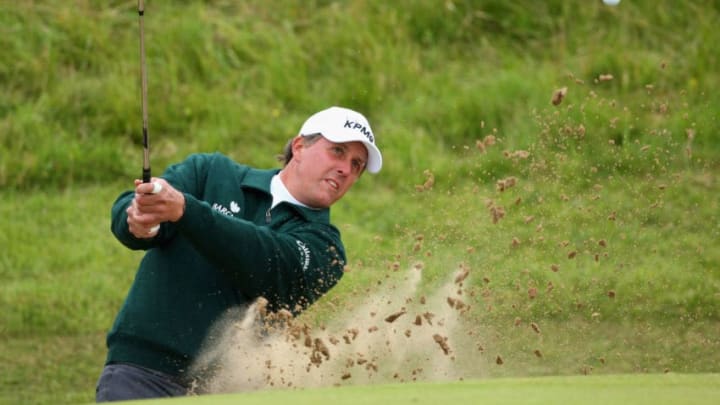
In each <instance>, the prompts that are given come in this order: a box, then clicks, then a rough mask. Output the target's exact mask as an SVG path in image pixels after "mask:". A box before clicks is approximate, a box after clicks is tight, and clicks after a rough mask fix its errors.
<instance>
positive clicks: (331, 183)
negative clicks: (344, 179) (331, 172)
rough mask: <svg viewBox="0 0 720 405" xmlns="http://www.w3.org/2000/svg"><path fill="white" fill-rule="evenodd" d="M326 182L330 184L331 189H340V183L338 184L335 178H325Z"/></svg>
mask: <svg viewBox="0 0 720 405" xmlns="http://www.w3.org/2000/svg"><path fill="white" fill-rule="evenodd" d="M327 183H328V184H329V185H330V187H331V188H332V189H333V190H339V189H340V185H339V184H338V183H337V182H336V181H335V180H333V179H327Z"/></svg>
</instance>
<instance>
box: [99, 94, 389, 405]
mask: <svg viewBox="0 0 720 405" xmlns="http://www.w3.org/2000/svg"><path fill="white" fill-rule="evenodd" d="M284 160H285V165H284V167H283V169H282V170H278V169H275V170H258V169H254V168H250V167H248V166H245V165H241V164H238V163H235V162H233V161H232V160H230V159H229V158H227V157H225V156H223V155H221V154H218V153H216V154H196V155H191V156H190V157H189V158H188V159H187V160H185V161H184V162H182V163H180V164H177V165H174V166H171V167H170V168H168V170H167V171H166V172H165V173H164V174H163V175H162V177H160V178H153V180H152V182H151V183H142V182H141V181H139V180H136V181H135V190H134V191H127V192H125V193H123V194H121V195H120V196H119V197H118V199H117V200H116V201H115V203H114V205H113V207H112V222H111V228H112V232H113V234H114V235H115V236H116V237H117V239H118V240H119V241H120V242H121V243H122V244H124V245H125V246H127V247H128V248H130V249H143V250H146V253H145V256H144V257H143V259H142V261H141V263H140V266H139V269H138V271H137V274H136V276H135V280H134V282H133V285H132V287H131V289H130V291H129V293H128V296H127V298H126V300H125V303H124V304H123V306H122V309H121V310H120V312H119V314H118V315H117V318H116V319H115V322H114V324H113V327H112V329H111V330H110V332H109V333H108V336H107V346H108V356H107V360H106V365H105V368H104V369H103V372H102V374H101V376H100V379H99V381H98V386H97V391H96V400H97V401H98V402H105V401H114V400H129V399H140V398H154V397H163V396H178V395H185V394H186V393H187V390H188V385H189V383H190V382H191V381H193V380H195V379H197V378H198V376H196V375H192V372H191V371H190V370H191V369H192V366H193V362H194V361H195V360H197V357H198V356H199V355H200V352H201V350H202V349H203V346H204V345H212V344H213V342H216V341H217V340H218V339H219V337H217V336H213V333H212V330H213V324H214V322H216V321H217V320H218V319H219V318H220V317H221V316H222V315H223V314H224V313H227V312H228V311H231V310H233V309H238V308H239V309H241V310H242V309H243V308H246V307H247V306H248V305H249V304H250V303H252V302H253V301H254V300H256V299H257V298H259V297H264V298H265V299H266V300H267V301H268V309H269V310H280V309H287V310H290V311H291V312H293V313H298V312H300V311H301V310H302V309H304V308H306V307H307V306H308V305H310V304H311V303H313V302H314V301H316V300H317V299H318V298H319V297H320V296H322V295H323V294H324V293H326V292H327V291H328V290H329V289H330V288H332V287H333V286H334V285H335V284H336V283H337V282H338V280H339V279H340V277H342V274H343V267H344V264H345V261H346V257H345V250H344V248H343V244H342V241H341V240H340V233H339V231H338V230H337V228H335V227H334V226H333V225H331V224H330V222H329V220H330V211H329V207H330V206H331V205H332V204H333V203H335V202H336V201H338V200H339V199H340V198H342V196H343V195H345V193H346V192H347V191H348V190H349V189H350V187H352V185H353V184H354V183H355V181H356V180H357V179H358V178H359V177H360V175H361V174H362V173H363V172H364V171H365V170H367V171H369V172H371V173H377V172H378V171H379V170H380V168H381V166H382V156H381V154H380V151H379V150H378V148H377V147H376V146H375V138H374V134H373V133H372V130H371V129H370V124H369V123H368V121H367V119H366V118H365V117H364V116H363V115H362V114H360V113H358V112H356V111H353V110H349V109H346V108H341V107H331V108H328V109H326V110H323V111H320V112H318V113H316V114H314V115H312V116H311V117H310V118H308V119H307V121H305V123H304V124H303V126H302V128H301V129H300V133H299V135H298V136H296V137H295V138H293V139H292V140H291V141H290V142H289V144H288V146H287V147H286V150H285V157H284Z"/></svg>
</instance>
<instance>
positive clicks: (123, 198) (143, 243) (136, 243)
mask: <svg viewBox="0 0 720 405" xmlns="http://www.w3.org/2000/svg"><path fill="white" fill-rule="evenodd" d="M211 157H212V155H207V154H195V155H191V156H190V157H188V158H187V159H186V160H185V161H183V162H181V163H178V164H176V165H173V166H171V167H169V168H168V169H167V170H166V171H165V173H163V175H162V177H163V178H164V179H165V180H166V181H167V182H168V183H170V184H171V185H172V186H173V187H175V188H177V189H178V190H180V191H183V192H184V193H186V194H194V195H198V193H199V192H200V190H201V187H200V186H199V185H198V183H199V182H200V181H202V180H203V175H202V173H204V172H206V170H205V165H206V164H207V162H208V161H209V160H210V159H211ZM134 196H135V192H134V190H128V191H125V192H123V193H122V194H120V196H119V197H118V198H117V199H116V200H115V202H114V203H113V206H112V209H111V212H110V214H111V215H110V230H111V231H112V233H113V235H115V238H117V240H118V241H120V243H122V244H123V245H125V246H126V247H128V248H129V249H133V250H147V249H150V248H153V247H156V246H159V245H161V244H163V243H165V242H167V241H168V240H170V239H172V238H173V237H174V235H175V233H176V229H175V224H172V223H169V222H165V223H163V224H161V226H160V230H159V231H158V233H157V235H156V236H155V237H153V238H142V239H141V238H137V237H135V236H134V235H133V234H132V233H130V229H129V227H128V223H127V219H128V216H127V212H126V210H127V207H129V206H130V203H131V202H132V200H133V198H134Z"/></svg>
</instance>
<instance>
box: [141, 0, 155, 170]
mask: <svg viewBox="0 0 720 405" xmlns="http://www.w3.org/2000/svg"><path fill="white" fill-rule="evenodd" d="M143 14H145V4H144V1H143V0H138V15H139V21H140V76H141V85H140V86H141V94H142V95H141V98H142V120H143V127H142V132H143V173H142V180H143V183H149V182H150V178H151V177H152V175H151V174H150V145H149V135H148V112H147V70H146V69H145V29H144V24H143Z"/></svg>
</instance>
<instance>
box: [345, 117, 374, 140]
mask: <svg viewBox="0 0 720 405" xmlns="http://www.w3.org/2000/svg"><path fill="white" fill-rule="evenodd" d="M344 127H345V128H350V129H359V130H360V133H361V134H363V135H365V137H366V138H367V139H368V141H370V143H373V144H374V143H375V137H374V136H373V134H372V132H370V130H369V129H368V128H367V127H366V126H365V125H363V124H361V123H359V122H353V121H350V120H345V125H344Z"/></svg>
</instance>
